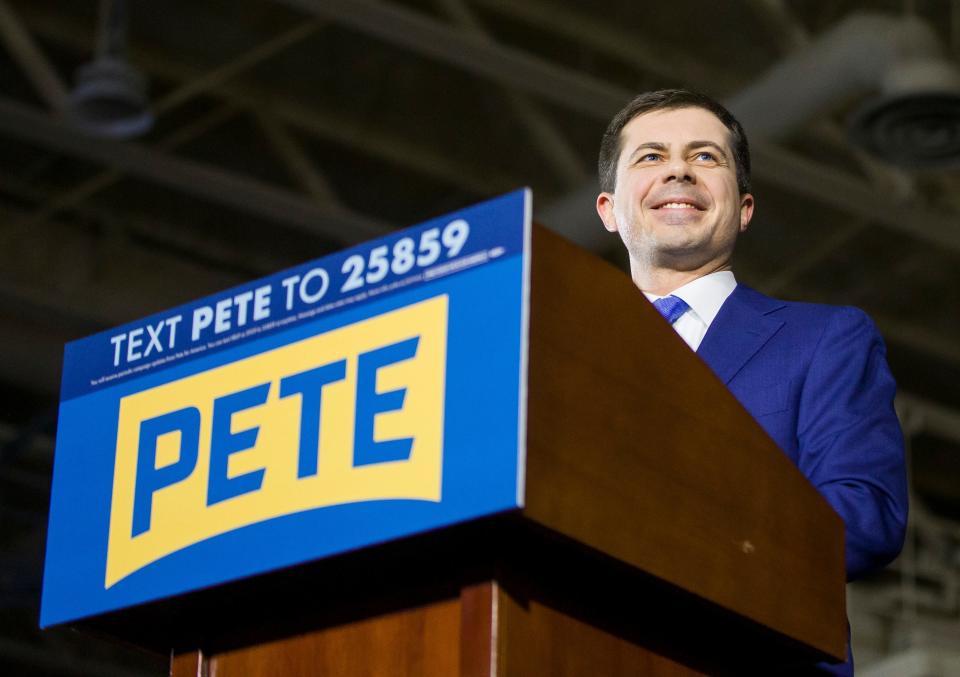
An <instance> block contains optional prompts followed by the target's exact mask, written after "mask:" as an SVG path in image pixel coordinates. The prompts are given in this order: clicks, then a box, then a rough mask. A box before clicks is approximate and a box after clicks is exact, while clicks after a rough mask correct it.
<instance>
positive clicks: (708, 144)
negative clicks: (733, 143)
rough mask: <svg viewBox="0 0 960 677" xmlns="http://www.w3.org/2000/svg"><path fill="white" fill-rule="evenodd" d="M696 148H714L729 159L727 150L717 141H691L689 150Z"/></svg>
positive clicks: (688, 146) (688, 145) (721, 155)
mask: <svg viewBox="0 0 960 677" xmlns="http://www.w3.org/2000/svg"><path fill="white" fill-rule="evenodd" d="M694 148H713V149H714V150H715V151H717V153H718V154H719V155H720V157H721V158H722V159H724V160H726V159H727V151H725V150H724V149H723V146H720V145H719V144H717V142H715V141H691V142H690V143H688V144H687V151H691V150H693V149H694Z"/></svg>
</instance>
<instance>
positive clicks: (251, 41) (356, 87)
mask: <svg viewBox="0 0 960 677" xmlns="http://www.w3.org/2000/svg"><path fill="white" fill-rule="evenodd" d="M600 6H602V9H598V7H600ZM128 9H129V14H130V15H129V27H128V38H129V50H128V57H129V60H130V62H132V63H133V64H135V66H136V67H138V68H139V69H140V70H141V71H142V72H143V73H145V74H146V76H147V77H148V79H149V98H150V102H151V107H152V110H153V113H154V116H155V123H154V126H153V128H152V129H151V130H150V131H149V132H148V133H146V134H144V135H142V136H140V137H138V138H136V139H133V140H126V141H122V140H113V139H101V138H95V137H91V136H87V135H84V134H82V133H79V132H78V131H77V130H76V129H74V128H73V127H72V126H71V124H70V122H69V121H68V119H67V118H66V117H65V115H64V110H65V109H66V107H67V101H68V93H69V90H70V88H71V87H72V85H73V82H74V77H75V73H76V71H77V69H78V68H79V67H80V66H81V65H83V64H84V63H86V62H88V61H90V59H91V58H92V54H93V49H94V45H95V41H96V34H97V16H98V3H97V2H95V1H94V0H71V1H70V2H64V1H63V0H0V41H2V45H0V47H2V48H0V355H2V359H0V599H2V602H0V609H2V611H3V613H2V614H0V618H2V619H3V620H0V667H2V666H3V665H5V664H7V663H10V664H11V665H16V666H18V670H20V672H18V673H16V674H87V673H90V672H91V671H92V672H96V673H97V674H117V675H126V674H163V661H162V660H160V661H159V662H158V661H157V659H155V658H149V657H148V658H145V659H144V658H142V657H138V656H136V655H133V656H131V655H128V654H123V653H120V652H119V651H118V650H115V649H112V648H104V649H103V650H102V651H103V654H102V655H100V654H98V653H97V651H99V649H98V650H90V651H91V652H92V653H88V652H87V649H86V648H85V649H84V653H83V655H82V656H81V655H80V654H78V653H77V652H78V651H79V649H78V648H77V647H78V646H80V645H79V644H77V643H75V642H73V640H72V638H71V635H69V633H65V632H62V633H59V634H58V633H48V634H45V635H43V636H41V635H40V633H39V632H38V631H37V630H36V629H35V623H36V606H37V600H38V596H39V587H40V567H41V562H42V553H43V539H44V530H45V526H44V523H45V520H46V506H47V502H48V500H49V481H50V472H51V467H52V454H53V439H54V435H55V429H56V428H55V426H56V411H57V392H58V387H59V372H60V360H61V357H62V348H63V344H64V342H66V341H69V340H72V339H76V338H79V337H81V336H85V335H88V334H90V333H93V332H95V331H98V330H100V329H103V328H106V327H108V326H111V325H115V324H119V323H123V322H126V321H129V320H132V319H134V318H137V317H141V316H145V315H148V314H150V313H153V312H155V311H158V310H161V309H164V308H168V307H170V306H173V305H176V304H179V303H182V302H185V301H188V300H191V299H194V298H197V297H199V296H202V295H205V294H207V293H211V292H214V291H216V290H219V289H223V288H226V287H229V286H232V285H235V284H238V283H241V282H243V281H247V280H250V279H254V278H256V277H259V276H262V275H264V274H267V273H269V272H273V271H276V270H279V269H282V268H285V267H287V266H291V265H294V264H297V263H301V262H304V261H306V260H309V259H312V258H316V257H319V256H322V255H324V254H327V253H330V252H333V251H336V250H337V249H339V248H342V247H344V246H346V245H349V244H353V243H356V242H359V241H362V240H365V239H368V238H370V237H375V236H377V235H379V234H383V233H386V232H389V231H390V230H391V229H394V228H398V227H403V226H407V225H411V224H414V223H416V222H418V221H421V220H424V219H426V218H429V217H432V216H436V215H439V214H442V213H444V212H447V211H450V210H452V209H455V208H458V207H462V206H465V205H467V204H470V203H473V202H477V201H480V200H482V199H484V198H487V197H490V196H493V195H496V194H499V193H502V192H506V191H508V190H511V189H513V188H516V187H519V186H523V185H527V186H531V187H532V189H533V194H534V201H535V204H536V205H537V209H538V213H539V214H540V215H541V219H542V220H544V221H545V223H546V225H548V226H551V227H554V228H556V229H557V230H560V231H561V232H565V233H567V234H569V235H571V236H572V237H574V238H575V239H577V240H578V241H580V242H583V243H588V244H589V245H590V247H591V248H593V249H595V250H596V251H597V252H598V253H600V254H601V255H603V256H605V257H607V258H609V259H610V260H612V261H615V262H617V263H619V264H621V265H623V264H624V255H623V253H622V252H621V248H620V245H619V241H617V240H616V239H615V238H614V237H613V236H609V235H608V234H607V233H606V232H605V231H604V230H603V229H602V227H601V225H600V223H599V221H598V220H597V221H592V222H591V221H590V220H589V219H588V220H585V219H584V217H583V212H584V205H585V206H586V211H587V213H589V210H590V209H591V207H590V200H589V195H590V194H591V193H592V192H593V191H594V188H593V186H594V185H595V179H594V178H593V177H594V174H595V169H594V167H595V163H596V153H597V149H598V145H599V139H600V135H601V133H602V131H603V129H604V127H605V126H606V122H607V120H608V119H609V118H610V116H611V115H612V114H613V113H614V112H615V111H616V110H617V109H618V108H619V107H620V106H621V105H622V104H623V103H624V102H625V101H626V100H628V99H629V98H630V96H631V95H632V94H634V93H636V92H638V91H642V90H646V89H651V88H659V87H673V86H683V87H689V88H695V89H699V90H702V91H704V92H706V93H708V94H711V95H713V96H715V97H717V98H719V99H721V100H725V101H735V100H736V97H737V95H738V94H739V93H742V92H743V91H745V90H747V89H748V88H749V87H750V86H751V85H752V84H754V83H756V82H757V81H758V79H759V78H760V77H761V76H762V75H763V74H764V73H765V72H767V70H768V69H769V68H770V67H771V66H773V65H774V64H777V63H780V62H783V61H784V60H785V59H789V58H791V56H793V55H796V54H798V53H800V52H802V51H803V50H805V49H807V48H808V47H809V46H810V45H816V44H817V40H818V39H819V38H820V36H822V35H824V34H826V33H827V32H829V31H830V30H832V29H834V28H835V27H837V26H838V25H840V23H841V22H842V21H844V20H845V19H846V18H847V17H849V16H850V15H851V14H852V13H854V12H860V11H883V12H890V13H894V14H901V13H903V12H905V11H907V12H912V13H914V14H915V15H916V16H917V17H919V18H920V19H922V20H924V21H926V22H928V24H929V25H930V26H931V27H932V28H933V30H934V31H936V32H937V34H938V36H939V38H940V40H941V41H942V43H943V45H944V48H945V49H946V51H947V54H948V55H949V57H950V58H951V59H952V60H953V61H954V62H956V61H957V60H958V55H960V3H957V2H949V1H948V0H927V1H921V0H917V1H916V2H902V1H896V2H894V1H889V2H882V1H879V0H877V1H873V2H869V1H865V0H842V1H840V0H809V1H801V0H792V1H791V0H744V1H742V2H728V3H716V2H706V1H701V0H675V1H674V2H670V3H658V4H657V5H656V10H655V11H653V10H651V5H649V4H647V3H638V2H630V1H628V0H607V2H604V3H602V4H601V3H596V2H592V1H589V0H522V1H520V0H381V1H376V0H274V1H268V0H258V1H257V0H166V1H165V2H152V3H147V2H131V3H129V8H128ZM800 85H801V83H798V89H800ZM870 94H871V92H864V91H853V90H851V91H850V92H848V93H846V94H845V95H844V96H843V97H838V98H837V99H836V100H835V101H833V102H832V104H831V105H830V106H827V107H821V108H818V109H816V110H811V111H810V112H809V115H808V116H806V118H805V119H804V120H803V121H802V122H801V123H800V124H799V125H796V126H794V127H793V128H791V129H790V130H784V132H783V133H781V134H777V135H770V136H769V137H768V138H764V139H758V140H757V142H756V143H755V144H754V148H755V174H754V184H755V186H754V193H755V195H756V197H757V204H758V213H757V216H756V219H755V224H754V225H753V227H752V228H751V230H750V231H749V232H748V233H747V234H746V236H744V238H743V239H742V241H741V243H740V244H739V248H738V253H737V259H736V264H735V270H736V272H737V275H738V278H739V279H741V280H742V281H745V282H747V283H749V284H751V285H753V286H755V287H757V288H759V289H761V290H762V291H766V292H769V293H773V294H777V295H780V296H783V297H787V298H796V299H804V300H811V301H822V302H829V303H840V304H853V305H857V306H860V307H862V308H864V309H865V310H867V311H868V312H869V313H870V314H871V315H872V316H873V317H874V318H875V319H876V321H877V323H878V325H879V326H880V328H881V331H882V332H883V334H884V336H885V338H886V340H887V343H888V348H889V359H890V362H891V365H892V367H893V369H894V372H895V375H896V376H897V379H898V382H899V384H900V387H901V391H902V394H903V397H902V398H901V402H900V409H901V412H902V413H903V414H904V420H905V423H907V424H908V428H909V429H910V431H911V432H915V433H916V441H915V444H914V454H915V457H916V464H915V465H916V476H915V478H914V480H915V481H914V484H915V490H916V492H917V493H918V494H919V495H920V496H921V497H922V498H924V499H926V500H928V502H929V503H930V505H931V506H934V508H935V509H936V510H937V511H940V512H941V513H943V514H945V515H952V516H954V517H957V516H960V492H958V490H957V487H958V486H960V485H958V483H957V481H955V480H960V344H958V342H957V340H956V337H957V336H958V335H960V313H958V312H957V309H958V308H960V171H957V170H947V169H938V170H923V171H916V170H905V169H902V168H897V167H893V166H890V165H886V164H883V163H881V162H880V161H878V160H876V159H875V158H872V157H870V156H869V155H867V154H865V153H864V152H863V151H861V150H858V149H857V148H856V147H854V146H853V145H851V143H850V142H849V141H848V140H847V134H846V130H845V128H846V121H847V119H848V117H849V114H850V112H851V111H852V110H854V109H855V108H856V106H857V105H858V104H859V103H860V102H861V101H862V100H863V97H864V96H869V95H870ZM747 132H748V134H749V133H750V128H749V127H748V129H747ZM584 195H586V196H587V199H584V198H583V196H584ZM571 196H573V197H571ZM577 196H579V198H578V197H577ZM571 199H579V200H580V209H579V211H578V210H577V209H576V208H573V207H569V204H570V200H571ZM558 205H560V206H559V207H558ZM83 646H84V647H87V646H89V645H87V644H83ZM5 661H6V663H5ZM84 661H86V663H84ZM78 666H80V667H78ZM93 666H95V668H96V669H93ZM158 666H159V667H158ZM31 670H32V672H31ZM111 670H112V671H114V672H110V671H111ZM158 670H159V672H158ZM8 674H10V673H8Z"/></svg>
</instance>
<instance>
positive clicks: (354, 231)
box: [0, 98, 390, 244]
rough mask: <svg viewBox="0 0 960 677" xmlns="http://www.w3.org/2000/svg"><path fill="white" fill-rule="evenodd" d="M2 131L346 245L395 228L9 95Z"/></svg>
mask: <svg viewBox="0 0 960 677" xmlns="http://www.w3.org/2000/svg"><path fill="white" fill-rule="evenodd" d="M0 130H3V131H4V132H6V133H7V134H10V135H13V136H16V137H19V138H20V139H23V140H25V141H28V142H30V143H34V144H37V145H40V146H43V147H45V148H48V149H50V150H53V151H57V152H64V153H68V154H70V155H73V156H76V157H80V158H83V159H85V160H89V161H92V162H97V163H100V164H104V165H107V166H109V167H113V168H114V169H118V170H120V171H124V172H127V173H129V174H131V175H133V176H137V177H139V178H141V179H146V180H148V181H153V182H155V183H158V184H161V185H164V186H167V187H170V188H174V189H176V190H179V191H181V192H184V193H187V194H188V195H193V196H195V197H199V198H202V199H205V200H210V201H212V202H216V203H219V204H222V205H225V206H228V207H232V208H234V209H239V210H241V211H245V212H247V213H250V214H254V215H256V216H260V217H262V218H266V219H269V220H271V221H274V222H277V223H283V224H286V225H288V226H290V227H293V228H297V229H299V230H303V231H306V232H309V233H313V234H315V235H321V236H323V237H325V238H328V239H330V240H333V241H335V242H339V243H341V244H355V243H357V242H361V241H363V240H365V239H368V238H371V237H377V236H379V235H383V234H385V233H387V232H389V230H390V229H389V227H388V226H386V225H384V224H382V223H380V222H377V221H375V220H373V219H370V218H365V217H360V216H355V215H344V214H340V213H337V212H336V211H335V210H332V209H330V208H329V207H325V206H323V205H318V204H316V203H314V202H312V201H310V200H308V199H305V198H303V197H300V196H299V195H296V194H294V193H291V192H290V191H287V190H283V189H280V188H276V187H274V186H271V185H269V184H267V183H264V182H262V181H258V180H256V179H251V178H247V177H241V176H238V175H236V174H233V173H230V172H227V171H226V170H223V169H220V168H216V167H212V166H209V165H206V164H203V163H200V162H195V161H193V160H187V159H183V158H177V157H174V156H171V155H169V154H166V153H162V152H158V151H156V150H154V149H152V148H149V147H146V146H143V145H140V144H136V143H129V142H128V143H122V142H117V141H112V140H109V139H100V138H94V137H91V136H86V135H84V134H81V133H80V132H78V131H77V130H76V129H75V128H73V127H71V126H69V125H67V124H64V123H63V122H61V121H59V120H56V119H54V118H52V117H51V116H49V115H46V114H44V113H42V112H40V111H37V110H35V109H32V108H30V107H29V106H24V105H23V104H20V103H17V102H15V101H11V100H10V99H6V98H0Z"/></svg>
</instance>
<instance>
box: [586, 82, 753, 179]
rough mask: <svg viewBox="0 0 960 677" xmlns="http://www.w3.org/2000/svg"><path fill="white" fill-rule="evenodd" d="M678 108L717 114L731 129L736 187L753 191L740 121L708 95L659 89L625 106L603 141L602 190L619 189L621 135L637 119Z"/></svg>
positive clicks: (748, 150)
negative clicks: (647, 114)
mask: <svg viewBox="0 0 960 677" xmlns="http://www.w3.org/2000/svg"><path fill="white" fill-rule="evenodd" d="M676 108H703V109H704V110H707V111H709V112H711V113H713V114H714V115H716V116H717V119H719V120H720V122H722V123H723V125H724V127H726V128H727V129H728V130H730V145H731V146H732V147H733V155H734V164H735V167H736V171H737V188H738V189H739V190H740V194H741V195H743V194H744V193H749V192H750V147H749V145H748V144H747V135H746V133H745V132H744V131H743V127H742V126H741V125H740V123H739V122H737V119H736V118H735V117H733V115H732V114H731V113H730V111H728V110H727V109H726V108H724V107H723V106H722V105H721V104H720V103H719V102H718V101H716V100H714V99H711V98H710V97H709V96H707V95H706V94H700V93H699V92H692V91H689V90H686V89H659V90H657V91H654V92H644V93H643V94H640V95H638V96H636V97H634V99H633V100H632V101H631V102H630V103H628V104H627V105H626V106H624V107H623V108H622V109H621V110H620V112H619V113H617V114H616V115H615V116H614V117H613V120H611V121H610V124H609V125H608V126H607V131H605V132H604V133H603V139H602V140H601V141H600V160H599V162H598V170H599V174H600V190H602V191H604V192H607V193H612V192H613V191H614V190H615V189H616V187H617V161H618V160H619V159H620V151H621V150H622V147H623V144H622V143H621V141H622V140H621V138H620V133H621V132H622V131H623V128H624V127H626V126H627V123H629V122H630V121H631V120H633V119H634V118H635V117H637V116H640V115H643V114H645V113H650V112H652V111H657V110H672V109H676Z"/></svg>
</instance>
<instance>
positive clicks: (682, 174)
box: [663, 158, 696, 183]
mask: <svg viewBox="0 0 960 677" xmlns="http://www.w3.org/2000/svg"><path fill="white" fill-rule="evenodd" d="M670 181H679V182H680V183H696V175H695V174H694V173H693V167H692V166H691V165H690V163H689V162H687V161H686V160H685V159H683V158H674V159H671V160H670V162H668V163H667V164H666V166H665V167H664V172H663V182H664V183H669V182H670Z"/></svg>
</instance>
